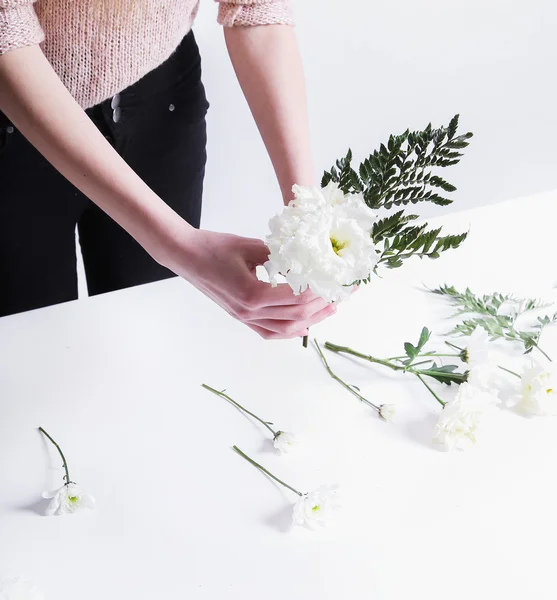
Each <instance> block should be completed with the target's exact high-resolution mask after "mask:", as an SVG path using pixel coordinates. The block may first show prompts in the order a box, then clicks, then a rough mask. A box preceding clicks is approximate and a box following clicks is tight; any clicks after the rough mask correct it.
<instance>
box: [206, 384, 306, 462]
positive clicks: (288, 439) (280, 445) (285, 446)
mask: <svg viewBox="0 0 557 600" xmlns="http://www.w3.org/2000/svg"><path fill="white" fill-rule="evenodd" d="M201 387H203V388H205V389H206V390H209V391H210V392H213V394H216V395H217V396H220V397H221V398H224V399H225V400H227V401H228V402H230V404H232V405H233V406H235V407H236V408H237V409H239V410H241V411H242V412H243V413H245V414H246V415H249V416H250V417H252V418H253V419H255V420H256V421H258V422H259V423H261V425H263V427H265V428H266V429H268V430H269V431H270V432H271V434H272V435H273V446H274V447H275V449H276V450H278V452H279V454H287V453H288V452H290V451H292V450H294V448H295V447H296V446H297V445H298V444H299V440H298V438H297V437H296V436H295V435H294V434H293V433H287V432H285V431H281V430H275V429H274V428H273V427H271V425H273V423H271V422H270V421H264V420H263V419H262V418H261V417H258V416H257V415H256V414H255V413H252V412H251V411H250V410H248V409H247V408H245V407H244V406H242V405H241V404H240V403H239V402H236V400H233V399H232V398H231V397H230V396H229V395H228V394H225V393H224V390H223V391H220V392H219V390H216V389H215V388H212V387H211V386H209V385H207V384H206V383H202V384H201Z"/></svg>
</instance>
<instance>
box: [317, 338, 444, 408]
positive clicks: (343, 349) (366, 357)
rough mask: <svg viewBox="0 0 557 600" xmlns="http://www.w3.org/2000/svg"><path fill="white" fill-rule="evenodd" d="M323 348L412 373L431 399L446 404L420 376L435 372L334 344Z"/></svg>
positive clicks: (326, 344)
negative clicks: (394, 362) (429, 393)
mask: <svg viewBox="0 0 557 600" xmlns="http://www.w3.org/2000/svg"><path fill="white" fill-rule="evenodd" d="M325 348H327V349H328V350H332V351H333V352H343V353H345V354H351V355H352V356H356V357H358V358H363V359H364V360H367V361H369V362H371V363H376V364H379V365H383V366H385V367H389V369H392V370H393V371H404V372H408V373H412V374H413V375H415V376H416V377H417V378H418V379H419V380H420V381H421V382H422V383H423V384H424V385H425V386H426V388H427V389H428V390H429V391H430V392H431V393H432V394H433V397H434V398H435V399H436V400H437V402H439V404H441V405H442V406H445V404H446V402H445V401H444V400H441V398H439V396H438V395H437V394H436V393H435V392H434V391H433V390H432V389H431V387H430V386H429V385H428V384H427V383H426V382H425V380H424V379H423V377H422V375H428V376H430V377H432V376H433V375H431V373H435V371H430V370H428V369H423V370H422V369H414V368H413V367H412V366H411V365H409V366H407V367H401V366H398V365H393V364H392V363H390V362H389V361H388V360H381V359H380V358H375V357H373V356H370V355H369V354H362V353H361V352H357V351H356V350H352V348H348V347H347V346H337V345H336V344H332V343H331V342H325ZM427 362H429V361H427Z"/></svg>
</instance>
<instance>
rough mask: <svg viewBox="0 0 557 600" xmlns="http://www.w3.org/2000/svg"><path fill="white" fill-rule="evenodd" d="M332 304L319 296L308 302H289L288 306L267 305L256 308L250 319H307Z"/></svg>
mask: <svg viewBox="0 0 557 600" xmlns="http://www.w3.org/2000/svg"><path fill="white" fill-rule="evenodd" d="M328 306H330V304H329V303H328V302H325V300H322V299H321V298H317V299H315V300H312V301H311V302H308V303H307V304H287V305H286V306H265V307H263V308H259V309H257V310H254V311H253V313H252V317H251V318H250V319H249V320H250V321H252V322H253V321H258V320H261V319H273V320H275V319H276V320H279V321H305V320H306V319H309V318H311V317H312V316H313V315H315V314H316V313H318V312H319V311H320V310H323V309H324V308H327V307H328Z"/></svg>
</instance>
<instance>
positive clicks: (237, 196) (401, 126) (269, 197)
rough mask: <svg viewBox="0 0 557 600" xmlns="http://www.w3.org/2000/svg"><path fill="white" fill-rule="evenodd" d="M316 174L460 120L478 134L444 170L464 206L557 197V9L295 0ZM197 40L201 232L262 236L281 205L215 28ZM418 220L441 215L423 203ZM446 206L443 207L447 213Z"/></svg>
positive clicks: (207, 16)
mask: <svg viewBox="0 0 557 600" xmlns="http://www.w3.org/2000/svg"><path fill="white" fill-rule="evenodd" d="M294 7H295V16H296V22H297V33H298V39H299V43H300V46H301V51H302V55H303V59H304V63H305V68H306V75H307V84H308V93H309V104H310V118H311V128H312V141H313V149H314V157H315V165H316V168H317V171H318V173H321V172H322V171H323V169H325V168H329V167H330V165H331V164H332V162H333V160H334V159H336V158H338V157H339V156H340V155H343V154H344V153H345V151H346V149H347V148H348V146H351V147H352V148H353V150H354V153H355V155H356V158H357V159H361V158H363V157H364V156H365V155H367V154H368V153H370V152H371V151H372V150H374V149H375V148H376V147H377V146H378V145H379V143H380V142H382V141H385V140H386V138H387V137H388V135H389V134H391V133H401V132H402V131H404V130H405V129H406V127H410V128H413V129H421V128H423V127H425V125H427V123H428V122H429V121H432V122H433V124H434V125H436V126H439V125H442V124H447V123H448V121H449V119H450V118H451V117H452V116H453V115H454V114H455V113H460V115H461V127H462V130H463V131H470V130H472V131H473V132H474V133H475V135H476V137H475V139H474V140H473V143H472V145H471V146H470V147H469V149H468V150H467V151H466V156H465V158H464V159H463V161H462V162H461V163H460V165H457V166H455V167H452V168H451V169H447V171H446V175H447V178H448V179H449V181H451V182H453V183H455V185H457V187H458V191H457V193H456V194H455V203H454V204H453V205H452V207H449V210H459V209H463V208H469V207H472V206H478V205H484V204H488V203H492V202H498V201H501V200H508V199H511V198H517V197H519V196H523V195H527V194H532V193H536V192H540V191H544V190H550V189H554V188H555V187H556V186H555V175H554V173H555V165H556V164H557V144H556V138H557V117H556V110H555V100H556V96H557V83H556V81H557V79H556V77H555V68H556V64H557V43H556V42H555V35H556V31H557V4H556V3H555V2H552V1H551V0H530V1H528V2H524V1H523V0H520V1H517V0H398V1H396V2H394V1H380V0H375V1H373V0H294ZM216 10H217V7H216V5H215V4H214V3H212V2H210V1H209V0H202V1H201V8H200V12H199V17H198V20H197V21H196V24H195V27H194V31H195V34H196V36H197V40H198V43H199V45H200V48H201V53H202V57H203V66H204V80H205V85H206V88H207V93H208V97H209V101H210V102H211V108H210V112H209V116H208V122H209V148H208V151H209V162H208V170H207V178H206V188H205V189H206V193H205V202H204V216H203V227H204V228H208V229H214V230H218V231H231V232H234V233H241V234H247V235H259V236H262V235H264V234H265V233H266V225H267V220H268V219H269V216H271V214H272V213H274V212H276V211H277V210H278V209H279V208H280V202H281V199H280V196H279V193H278V188H277V185H276V183H275V181H274V176H273V172H272V168H271V166H270V163H269V160H268V158H267V156H266V154H265V152H264V149H263V145H262V143H261V141H260V138H259V134H258V132H257V130H256V127H255V125H254V124H253V121H252V119H251V117H250V114H249V110H248V108H247V105H246V103H245V101H244V99H243V97H242V94H241V91H240V89H239V86H238V84H237V82H236V80H235V77H234V73H233V70H232V67H231V65H230V63H229V59H228V55H227V53H226V48H225V45H224V40H223V35H222V30H221V28H219V27H218V26H217V25H216V23H215V20H216ZM422 208H423V211H424V212H423V214H431V211H437V209H436V208H435V207H422ZM445 210H447V209H445Z"/></svg>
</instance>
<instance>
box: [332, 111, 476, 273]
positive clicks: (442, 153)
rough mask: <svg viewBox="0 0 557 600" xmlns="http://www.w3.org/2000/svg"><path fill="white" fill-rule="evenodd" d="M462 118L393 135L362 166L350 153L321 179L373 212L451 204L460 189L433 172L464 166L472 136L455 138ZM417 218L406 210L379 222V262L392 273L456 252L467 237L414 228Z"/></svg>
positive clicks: (375, 234) (376, 238)
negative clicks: (413, 260) (410, 262)
mask: <svg viewBox="0 0 557 600" xmlns="http://www.w3.org/2000/svg"><path fill="white" fill-rule="evenodd" d="M458 119H459V116H458V115H455V116H454V117H453V118H452V119H451V121H450V123H449V125H448V126H447V127H440V128H438V129H434V128H433V127H432V126H431V123H430V124H429V125H428V126H427V127H426V128H425V129H424V130H422V131H412V132H411V131H410V130H408V129H407V130H406V131H405V132H404V133H402V134H400V135H391V136H390V137H389V140H388V142H387V145H385V144H381V145H380V147H379V150H375V152H373V154H371V155H370V156H369V157H368V158H366V159H365V160H364V161H363V162H362V163H361V164H360V166H359V169H358V171H357V172H356V170H354V169H353V168H352V166H351V162H352V151H351V150H350V149H349V150H348V153H347V154H346V156H345V157H344V158H341V159H339V160H337V161H336V163H335V165H333V167H331V169H330V171H325V173H324V175H323V178H322V180H321V185H322V186H323V187H324V186H326V185H327V184H328V183H329V182H330V181H334V182H335V183H337V184H338V185H339V187H340V189H341V190H342V191H343V192H344V193H361V194H362V196H363V198H364V201H365V203H366V204H367V205H368V206H369V207H370V208H372V209H374V210H378V209H380V208H384V209H387V210H390V209H392V208H393V207H394V206H397V207H398V206H401V205H402V206H406V205H408V204H417V203H418V202H431V203H433V204H436V205H438V206H446V205H448V204H451V203H452V200H451V199H449V198H448V197H447V195H446V194H448V193H451V192H454V191H455V190H456V187H455V186H454V185H452V184H451V183H449V182H448V181H446V180H445V179H443V178H442V177H440V176H439V175H436V174H434V172H433V169H435V168H445V167H450V166H452V165H456V164H458V163H459V162H460V159H461V157H462V156H463V154H462V153H461V152H459V150H463V149H464V148H466V147H467V146H468V145H469V142H468V140H469V139H470V138H471V137H472V136H473V134H472V133H471V132H468V133H464V134H462V135H458V136H457V135H456V133H457V129H458ZM417 218H418V215H413V214H408V215H407V214H405V211H404V209H403V210H400V211H397V212H396V213H393V214H392V215H389V216H388V217H385V218H383V219H381V220H379V221H378V222H377V223H376V224H375V226H374V228H373V231H372V237H373V241H374V242H375V243H376V245H377V246H378V249H379V250H378V251H379V254H380V258H379V263H378V264H384V265H385V266H386V267H387V268H389V269H394V268H397V267H400V266H402V264H403V261H404V260H405V259H407V258H410V257H411V256H419V257H420V258H424V257H427V258H432V259H435V258H439V256H440V254H441V252H445V251H446V250H450V249H454V248H458V247H459V246H460V244H461V243H462V242H463V241H464V240H465V239H466V237H467V235H468V234H467V233H462V234H458V235H447V236H441V235H440V233H441V228H438V229H432V230H428V229H427V223H425V224H423V225H412V224H411V222H412V221H414V220H415V219H417Z"/></svg>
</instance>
